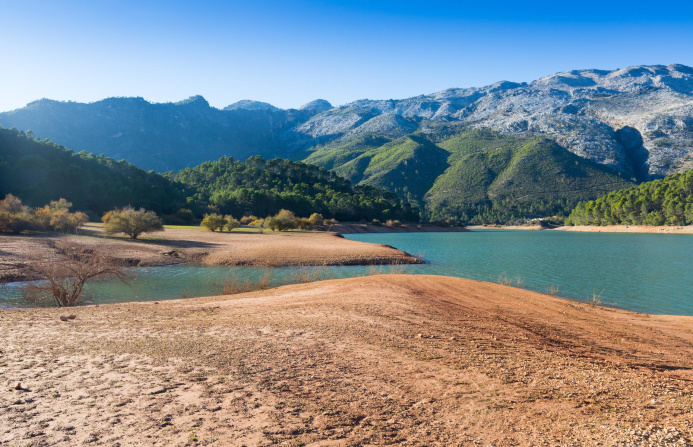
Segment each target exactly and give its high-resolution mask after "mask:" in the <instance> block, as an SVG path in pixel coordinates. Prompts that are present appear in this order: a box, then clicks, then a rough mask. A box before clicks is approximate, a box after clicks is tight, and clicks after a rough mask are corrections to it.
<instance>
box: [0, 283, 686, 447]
mask: <svg viewBox="0 0 693 447" xmlns="http://www.w3.org/2000/svg"><path fill="white" fill-rule="evenodd" d="M74 313H75V314H76V315H77V318H76V319H75V320H74V321H72V322H61V321H59V319H58V316H59V315H60V314H61V312H60V311H59V310H58V309H34V310H16V309H15V310H0V339H1V340H2V341H3V343H2V346H1V347H0V350H1V351H2V352H1V353H0V377H2V387H0V402H2V405H0V445H3V446H4V445H8V446H12V445H22V446H23V445H28V444H31V445H35V446H36V445H61V446H73V445H80V444H83V443H88V444H93V445H109V446H118V445H120V446H127V445H159V446H175V445H180V446H183V445H190V446H192V445H235V446H241V445H246V446H255V445H261V446H267V445H291V446H297V445H305V446H327V445H330V446H357V445H363V446H368V445H417V446H424V445H425V446H430V445H434V446H452V445H470V446H471V445H493V446H509V445H523V446H530V445H531V446H535V445H539V446H541V445H547V446H548V445H551V446H555V445H562V446H563V445H565V446H571V445H574V446H577V445H609V446H636V445H637V446H641V445H667V446H672V445H676V446H679V445H691V444H692V443H693V422H692V420H693V418H691V414H692V412H693V363H692V362H691V358H693V318H690V317H668V316H648V315H645V314H637V313H631V312H626V311H620V310H614V309H605V308H598V307H591V306H589V305H584V304H580V303H575V302H570V301H565V300H560V299H556V298H552V297H549V296H545V295H541V294H538V293H534V292H529V291H525V290H520V289H515V288H510V287H506V286H500V285H497V284H489V283H482V282H476V281H471V280H465V279H459V278H448V277H436V276H408V275H383V276H374V277H366V278H353V279H346V280H334V281H326V282H319V283H313V284H303V285H293V286H286V287H282V288H278V289H273V290H269V291H262V292H254V293H250V294H244V295H236V296H227V297H214V298H197V299H189V300H179V301H167V302H162V303H160V304H154V303H148V304H145V303H132V304H118V305H105V306H91V307H81V308H76V309H75V310H74ZM18 382H21V384H22V386H23V387H25V388H27V389H28V390H27V391H15V390H13V389H12V388H13V387H14V386H16V384H17V383H18Z"/></svg>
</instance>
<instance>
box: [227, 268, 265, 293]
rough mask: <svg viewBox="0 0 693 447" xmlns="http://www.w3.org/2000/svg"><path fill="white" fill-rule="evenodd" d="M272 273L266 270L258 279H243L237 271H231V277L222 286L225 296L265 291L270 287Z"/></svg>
mask: <svg viewBox="0 0 693 447" xmlns="http://www.w3.org/2000/svg"><path fill="white" fill-rule="evenodd" d="M271 279H272V272H271V271H270V270H269V269H265V271H264V272H263V274H262V275H261V276H260V277H258V278H254V279H253V278H242V277H241V276H240V275H239V274H238V273H236V272H235V271H233V270H232V271H231V273H230V274H229V276H227V277H226V278H224V283H223V284H222V289H221V290H222V294H223V295H235V294H237V293H246V292H253V291H255V290H265V289H268V288H269V287H270V284H271Z"/></svg>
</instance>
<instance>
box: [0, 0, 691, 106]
mask: <svg viewBox="0 0 693 447" xmlns="http://www.w3.org/2000/svg"><path fill="white" fill-rule="evenodd" d="M465 3H467V2H464V1H435V0H429V1H411V2H410V1H406V0H400V1H380V2H378V1H365V0H363V1H362V0H357V1H311V0H305V1H300V0H299V1H291V0H284V1H264V2H263V1H257V2H252V1H200V0H197V1H193V0H190V1H108V0H86V1H72V0H61V1H54V0H45V1H36V0H22V1H0V6H1V7H2V9H1V11H2V12H1V13H0V14H1V25H0V41H1V42H2V43H3V45H2V52H1V53H0V61H2V62H1V64H2V65H0V86H1V87H0V111H4V110H10V109H14V108H18V107H23V106H24V105H25V104H26V103H27V102H30V101H32V100H35V99H39V98H44V97H45V98H52V99H58V100H73V101H80V102H90V101H96V100H99V99H103V98H105V97H109V96H142V97H144V98H145V99H147V100H149V101H154V102H167V101H178V100H181V99H184V98H186V97H189V96H192V95H195V94H200V95H203V96H204V97H205V98H207V100H208V101H209V102H210V104H212V105H213V106H216V107H224V106H226V105H228V104H231V103H233V102H235V101H238V100H240V99H255V100H259V101H266V102H270V103H272V104H274V105H276V106H279V107H284V108H288V107H299V106H300V105H302V104H304V103H306V102H308V101H310V100H312V99H315V98H324V99H327V100H329V101H330V102H332V103H333V104H335V105H338V104H344V103H347V102H350V101H353V100H356V99H361V98H372V99H388V98H405V97H409V96H416V95H420V94H425V93H432V92H436V91H439V90H443V89H446V88H450V87H471V86H481V85H486V84H490V83H492V82H495V81H498V80H504V79H505V80H512V81H531V80H533V79H536V78H538V77H541V76H544V75H548V74H552V73H555V72H558V71H565V70H570V69H580V68H601V69H614V68H621V67H626V66H630V65H640V64H669V63H672V62H676V63H682V64H686V65H693V2H691V1H686V2H684V1H669V2H660V3H652V2H648V3H647V5H643V6H639V5H638V4H637V3H636V2H632V1H630V2H625V1H623V2H621V1H618V2H614V1H608V0H606V1H604V0H602V1H599V2H594V1H581V2H562V1H556V0H552V1H546V2H518V1H513V2H501V1H491V0H487V1H475V2H470V3H467V4H465Z"/></svg>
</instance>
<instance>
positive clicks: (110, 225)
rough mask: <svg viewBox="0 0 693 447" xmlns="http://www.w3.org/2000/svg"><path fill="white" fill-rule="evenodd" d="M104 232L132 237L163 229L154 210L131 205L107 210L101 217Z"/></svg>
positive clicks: (135, 237)
mask: <svg viewBox="0 0 693 447" xmlns="http://www.w3.org/2000/svg"><path fill="white" fill-rule="evenodd" d="M101 220H102V221H103V223H104V224H105V225H104V231H105V232H106V233H125V234H127V235H128V236H130V237H131V238H132V239H137V237H138V236H139V235H140V234H142V233H152V232H155V231H164V226H163V225H162V223H161V219H160V218H159V216H157V215H156V213H155V212H154V211H147V210H145V209H144V208H140V209H139V210H136V209H134V208H132V207H129V206H128V207H125V208H123V209H115V210H112V211H109V212H107V213H106V214H104V215H103V217H102V218H101Z"/></svg>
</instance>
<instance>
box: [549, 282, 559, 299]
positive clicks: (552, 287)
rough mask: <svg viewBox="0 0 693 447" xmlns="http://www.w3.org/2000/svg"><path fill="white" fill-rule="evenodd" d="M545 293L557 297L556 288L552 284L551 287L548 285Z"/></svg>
mask: <svg viewBox="0 0 693 447" xmlns="http://www.w3.org/2000/svg"><path fill="white" fill-rule="evenodd" d="M546 291H547V293H548V294H549V295H551V296H556V295H558V286H554V285H553V284H551V285H549V287H548V289H547V290H546Z"/></svg>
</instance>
